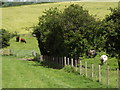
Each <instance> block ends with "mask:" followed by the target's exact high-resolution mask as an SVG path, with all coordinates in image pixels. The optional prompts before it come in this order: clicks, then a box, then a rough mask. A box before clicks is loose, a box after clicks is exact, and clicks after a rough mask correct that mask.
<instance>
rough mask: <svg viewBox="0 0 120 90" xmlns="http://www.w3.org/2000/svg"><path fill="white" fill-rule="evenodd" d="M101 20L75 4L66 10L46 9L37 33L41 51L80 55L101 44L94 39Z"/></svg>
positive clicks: (40, 19) (35, 31) (59, 54)
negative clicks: (97, 19)
mask: <svg viewBox="0 0 120 90" xmlns="http://www.w3.org/2000/svg"><path fill="white" fill-rule="evenodd" d="M97 23H99V22H98V21H96V20H95V18H94V17H93V16H91V15H90V14H89V13H88V11H87V10H84V9H83V7H82V6H79V5H77V4H76V5H74V4H72V5H70V6H69V7H68V8H66V9H64V11H63V12H62V11H59V10H58V9H57V8H50V9H49V10H46V11H45V12H44V14H43V15H42V16H41V17H40V18H39V24H38V26H36V27H34V31H33V33H34V34H36V37H37V40H38V44H39V48H40V51H41V54H43V55H52V56H69V57H79V56H83V55H84V54H85V52H86V50H88V49H91V48H92V49H93V48H95V45H97V44H95V42H94V41H95V40H94V37H95V34H96V32H97V29H96V25H97ZM96 37H97V36H96ZM96 39H97V38H96ZM96 47H97V46H96Z"/></svg>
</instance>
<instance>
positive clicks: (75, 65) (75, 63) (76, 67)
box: [75, 60, 77, 71]
mask: <svg viewBox="0 0 120 90" xmlns="http://www.w3.org/2000/svg"><path fill="white" fill-rule="evenodd" d="M75 70H76V71H77V60H75Z"/></svg>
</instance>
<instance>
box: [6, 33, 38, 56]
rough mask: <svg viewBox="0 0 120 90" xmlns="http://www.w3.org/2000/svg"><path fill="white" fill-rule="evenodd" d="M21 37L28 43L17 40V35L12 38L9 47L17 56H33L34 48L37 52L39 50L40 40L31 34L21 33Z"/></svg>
mask: <svg viewBox="0 0 120 90" xmlns="http://www.w3.org/2000/svg"><path fill="white" fill-rule="evenodd" d="M20 37H21V38H24V39H25V40H26V42H27V43H21V42H16V37H14V38H12V39H11V40H10V42H9V43H10V46H9V47H7V49H11V50H12V54H14V55H16V56H17V57H30V56H32V51H33V50H34V51H35V52H37V53H40V52H39V48H38V42H37V40H36V38H35V37H33V36H32V35H31V34H25V35H20Z"/></svg>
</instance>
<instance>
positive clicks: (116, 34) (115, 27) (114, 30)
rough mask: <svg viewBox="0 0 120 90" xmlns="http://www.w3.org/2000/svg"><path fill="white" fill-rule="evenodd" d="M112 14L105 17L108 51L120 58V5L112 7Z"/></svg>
mask: <svg viewBox="0 0 120 90" xmlns="http://www.w3.org/2000/svg"><path fill="white" fill-rule="evenodd" d="M110 10H111V14H110V15H108V16H106V18H105V19H104V22H105V24H104V28H105V31H106V37H105V38H106V47H105V48H106V51H107V53H109V54H110V55H111V56H117V57H118V58H120V7H118V8H114V9H112V8H111V9H110Z"/></svg>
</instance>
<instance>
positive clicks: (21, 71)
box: [2, 56, 106, 88]
mask: <svg viewBox="0 0 120 90" xmlns="http://www.w3.org/2000/svg"><path fill="white" fill-rule="evenodd" d="M2 58H3V60H2V62H3V66H2V70H3V71H2V75H3V79H2V87H3V88H105V87H106V86H104V85H102V84H100V83H98V82H95V81H91V80H89V79H86V78H85V77H82V76H80V75H75V74H72V73H66V72H64V71H63V70H56V69H51V68H46V67H43V66H39V64H38V63H35V62H32V61H24V60H19V59H18V58H16V57H12V56H3V57H2Z"/></svg>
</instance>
